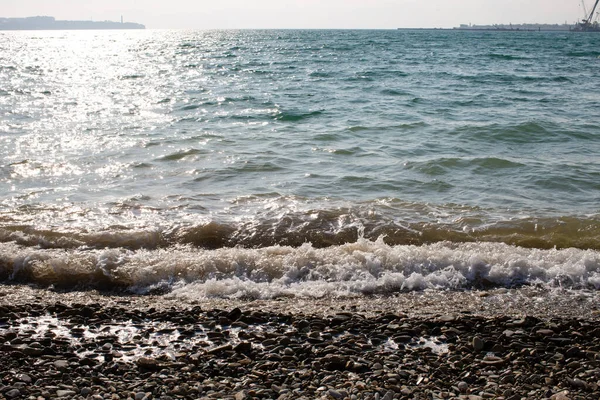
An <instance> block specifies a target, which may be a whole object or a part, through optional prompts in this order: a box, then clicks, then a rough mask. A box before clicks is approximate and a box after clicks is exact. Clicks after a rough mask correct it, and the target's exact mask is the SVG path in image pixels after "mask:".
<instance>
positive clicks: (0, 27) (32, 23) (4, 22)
mask: <svg viewBox="0 0 600 400" xmlns="http://www.w3.org/2000/svg"><path fill="white" fill-rule="evenodd" d="M121 19H122V18H121ZM85 29H146V27H145V26H144V25H142V24H138V23H135V22H123V21H121V22H113V21H66V20H57V19H55V18H54V17H46V16H43V17H26V18H1V17H0V31H24V30H85Z"/></svg>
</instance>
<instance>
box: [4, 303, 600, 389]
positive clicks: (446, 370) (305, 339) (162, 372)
mask: <svg viewBox="0 0 600 400" xmlns="http://www.w3.org/2000/svg"><path fill="white" fill-rule="evenodd" d="M4 307H5V308H6V310H5V312H4V315H7V316H8V317H6V318H5V319H6V326H11V327H13V328H11V330H10V332H9V331H8V330H5V331H2V330H1V327H0V336H2V337H3V338H5V341H4V342H2V343H0V347H1V348H0V350H1V351H2V355H3V358H2V362H3V368H2V369H0V382H2V384H1V385H0V398H2V397H5V398H7V399H12V398H32V399H36V398H38V397H39V396H42V397H45V398H51V397H53V396H56V397H62V398H74V397H82V398H89V399H93V400H105V399H115V400H116V399H126V398H130V399H134V400H145V399H146V400H149V399H151V398H152V399H165V400H168V399H176V398H198V399H216V398H229V399H235V400H243V399H251V398H273V399H280V400H286V399H313V398H318V399H333V400H337V399H379V400H393V399H395V398H396V399H397V398H415V399H421V398H438V399H451V398H460V399H471V400H477V399H492V398H504V399H505V400H516V399H521V398H548V397H550V398H553V399H554V400H567V399H570V398H572V399H575V398H600V390H599V388H598V383H597V382H599V381H600V369H599V368H598V361H599V360H600V356H599V354H600V330H598V328H596V327H595V326H596V325H597V324H596V323H595V321H587V320H575V319H574V320H568V319H554V320H551V321H544V320H540V319H537V318H530V317H523V318H519V319H509V318H502V317H500V318H483V317H477V316H473V315H460V314H456V315H446V316H444V315H443V316H442V317H439V316H438V317H426V316H424V317H422V318H415V317H407V316H404V315H394V314H386V313H381V314H380V315H377V314H375V315H372V316H364V315H360V314H353V313H341V314H334V315H333V316H330V317H318V316H311V315H304V314H301V313H299V312H298V313H297V314H294V315H283V314H276V313H270V312H267V311H260V312H259V311H253V312H247V311H244V310H242V309H240V308H234V309H233V310H231V311H223V310H200V309H199V308H195V309H193V310H189V311H186V310H176V309H172V310H163V311H161V310H158V309H153V310H152V311H149V310H148V311H144V310H136V309H133V308H128V307H129V306H118V305H117V306H103V305H100V304H96V305H86V306H85V307H88V309H87V310H86V311H85V314H86V315H88V316H87V317H83V316H82V315H79V313H78V311H79V309H78V307H77V306H73V307H72V306H64V307H63V306H59V305H54V304H53V305H43V304H40V305H32V306H29V307H28V308H19V307H18V306H12V305H7V306H4ZM79 308H81V307H79ZM157 308H158V307H157ZM42 315H53V316H54V317H55V318H56V321H54V322H53V323H54V324H56V325H61V326H64V327H69V329H71V331H72V332H73V335H72V337H71V339H69V338H68V337H67V338H63V337H61V336H60V335H57V336H54V337H49V336H46V335H40V336H35V337H34V333H35V330H31V331H27V330H25V329H21V328H14V327H18V326H20V324H21V322H19V321H22V319H23V318H27V319H31V320H33V319H34V318H35V317H36V316H42ZM85 318H88V319H85ZM131 321H133V322H131ZM119 329H131V330H133V331H135V332H134V333H133V334H131V335H130V337H129V338H127V337H126V336H123V335H122V336H119V334H118V333H115V332H118V331H119ZM86 332H88V333H90V335H88V334H86ZM558 333H559V334H560V337H558V336H557V335H558ZM67 336H68V335H67ZM7 337H10V339H6V338H7ZM558 339H560V340H558ZM7 340H10V341H9V342H7ZM432 343H434V344H435V346H436V347H435V348H430V347H426V346H429V345H430V344H432ZM25 349H29V350H27V351H25ZM490 350H491V351H490ZM39 351H41V352H42V354H39V355H35V354H36V353H38V352H39ZM486 351H489V352H488V353H486ZM5 365H6V367H5ZM34 380H35V381H36V383H35V384H32V382H33V381H34Z"/></svg>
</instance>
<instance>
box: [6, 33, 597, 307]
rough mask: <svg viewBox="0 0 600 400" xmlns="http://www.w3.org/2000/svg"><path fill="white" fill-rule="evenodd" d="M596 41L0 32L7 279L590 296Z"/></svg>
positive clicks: (578, 37)
mask: <svg viewBox="0 0 600 400" xmlns="http://www.w3.org/2000/svg"><path fill="white" fill-rule="evenodd" d="M599 41H600V37H598V36H597V35H582V34H574V33H543V32H522V33H517V32H457V31H293V30H291V31H153V30H148V31H135V32H116V31H95V32H74V31H69V32H67V31H64V32H4V33H2V34H1V35H0V49H1V51H0V152H1V153H2V159H1V161H0V188H1V190H0V241H2V243H1V244H0V277H1V278H3V279H9V280H13V281H21V282H32V281H33V282H38V283H41V284H44V285H46V284H56V285H66V286H69V285H74V284H75V285H76V284H81V285H90V286H103V287H104V286H106V285H108V286H111V285H112V286H115V287H119V288H121V287H129V288H131V289H134V290H141V291H142V292H145V291H148V290H167V291H168V290H172V289H175V290H182V289H181V288H182V287H186V288H187V289H189V290H192V291H197V292H200V293H205V294H206V295H208V296H250V297H258V298H265V297H271V296H277V295H280V294H281V293H285V294H286V295H292V296H293V295H302V296H305V295H308V296H310V295H314V296H318V295H320V294H322V293H336V294H344V293H351V294H365V293H372V292H376V293H390V292H395V291H399V290H416V289H423V288H464V287H488V286H492V287H497V286H501V287H504V286H508V287H511V286H514V285H521V284H534V283H540V284H544V285H550V286H565V285H566V286H568V287H575V288H597V287H598V286H599V285H600V283H599V282H600V278H598V273H599V272H598V270H599V265H600V262H599V260H600V255H599V253H598V250H600V214H599V210H600V209H599V206H598V204H599V201H600V183H599V182H600V163H599V162H598V159H597V154H598V151H599V150H600V124H598V122H597V120H598V112H597V110H598V105H599V104H600V97H598V95H597V93H598V92H599V89H600V83H599V82H598V80H597V79H596V75H597V69H598V66H599V65H600V59H599V58H598V57H599V56H600V51H599V50H598V44H599ZM281 254H284V255H281ZM149 271H150V272H149ZM298 271H300V272H298Z"/></svg>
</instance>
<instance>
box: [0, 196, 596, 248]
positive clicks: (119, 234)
mask: <svg viewBox="0 0 600 400" xmlns="http://www.w3.org/2000/svg"><path fill="white" fill-rule="evenodd" d="M240 207H244V205H243V204H241V205H240ZM129 209H131V210H129ZM265 210H266V211H264V212H263V214H262V215H257V216H255V217H252V218H250V217H244V218H233V221H219V220H217V219H212V220H211V219H206V220H202V221H199V222H185V223H184V222H179V223H174V222H170V223H169V222H168V221H163V222H162V223H157V224H156V226H154V225H152V223H151V222H148V221H147V222H146V223H147V224H148V225H144V222H143V221H136V222H137V223H138V225H137V226H134V227H132V226H126V225H122V224H112V225H109V226H105V227H102V228H100V227H98V228H94V229H87V228H76V227H63V228H44V227H36V226H33V225H28V224H24V223H21V224H17V223H11V222H10V221H9V219H10V218H8V217H5V218H2V216H0V222H2V226H0V242H4V243H9V242H14V243H15V244H18V245H21V246H26V247H38V248H44V249H77V248H88V249H102V248H125V249H129V250H138V249H150V250H154V249H159V248H167V247H170V246H177V245H192V246H194V247H197V248H203V249H219V248H223V247H243V248H264V247H270V246H292V247H300V246H303V245H305V244H307V243H309V244H311V245H312V246H314V247H315V248H326V247H330V246H340V245H344V244H347V243H356V242H357V241H359V240H361V239H365V240H370V241H376V240H379V239H381V240H383V241H384V242H385V243H386V244H388V245H390V246H396V245H417V246H423V245H430V244H434V243H439V242H453V243H478V242H491V243H504V244H508V245H514V246H519V247H523V248H529V249H552V248H557V249H566V248H578V249H582V250H588V249H590V250H600V220H599V219H598V218H597V217H568V216H565V217H544V218H533V217H528V218H519V219H517V218H516V219H514V220H502V219H501V220H497V221H494V220H492V219H490V218H491V217H486V216H485V215H484V214H478V212H477V211H476V210H450V209H448V210H446V211H444V210H437V211H436V210H432V209H429V210H427V209H426V208H423V209H422V210H420V211H418V210H416V211H415V210H413V211H409V214H407V215H405V219H401V218H400V217H398V216H396V215H395V213H396V212H398V210H395V209H393V208H392V209H391V210H389V211H390V212H389V213H388V212H386V208H385V207H382V208H381V209H379V210H376V209H374V208H370V207H367V208H365V209H362V210H359V209H345V208H339V209H329V210H327V209H325V210H306V211H289V210H288V211H285V210H283V209H280V208H275V209H273V210H269V209H268V207H267V206H266V207H265ZM111 212H112V213H120V214H119V215H127V213H128V212H132V213H134V214H136V213H137V214H139V213H140V206H139V205H137V204H132V205H128V204H121V205H120V206H119V207H117V208H114V207H113V209H112V210H111ZM144 212H145V213H147V214H149V215H154V214H156V213H158V212H160V210H154V209H148V210H146V211H144ZM410 213H412V215H411V214H410ZM419 213H420V214H421V215H418V214H419ZM99 218H101V219H102V218H104V217H99ZM116 221H120V217H119V216H118V215H117V217H116Z"/></svg>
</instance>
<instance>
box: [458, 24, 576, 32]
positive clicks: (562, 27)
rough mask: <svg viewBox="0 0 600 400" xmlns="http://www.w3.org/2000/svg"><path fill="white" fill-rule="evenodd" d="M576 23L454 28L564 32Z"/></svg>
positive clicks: (464, 26) (463, 28) (462, 27)
mask: <svg viewBox="0 0 600 400" xmlns="http://www.w3.org/2000/svg"><path fill="white" fill-rule="evenodd" d="M574 28H575V25H570V24H494V25H471V24H468V25H467V24H461V25H460V26H459V27H457V28H454V29H456V30H461V31H525V32H539V31H543V32H563V31H571V30H573V29H574Z"/></svg>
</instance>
